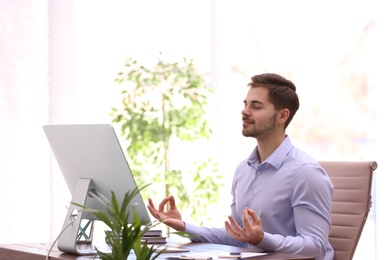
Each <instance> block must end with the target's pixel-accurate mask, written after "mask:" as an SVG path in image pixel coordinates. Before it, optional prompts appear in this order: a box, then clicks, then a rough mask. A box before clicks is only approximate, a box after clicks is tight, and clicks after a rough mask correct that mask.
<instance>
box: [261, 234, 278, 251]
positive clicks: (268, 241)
mask: <svg viewBox="0 0 390 260" xmlns="http://www.w3.org/2000/svg"><path fill="white" fill-rule="evenodd" d="M257 247H260V248H262V249H264V250H270V251H273V250H274V248H275V241H274V239H273V236H272V235H271V234H270V233H266V232H264V237H263V240H261V242H260V243H259V244H258V245H257Z"/></svg>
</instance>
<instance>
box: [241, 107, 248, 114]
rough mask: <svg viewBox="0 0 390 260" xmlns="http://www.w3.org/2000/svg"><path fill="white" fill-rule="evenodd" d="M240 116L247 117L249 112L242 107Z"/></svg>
mask: <svg viewBox="0 0 390 260" xmlns="http://www.w3.org/2000/svg"><path fill="white" fill-rule="evenodd" d="M241 115H249V110H248V109H247V107H244V109H243V110H241Z"/></svg>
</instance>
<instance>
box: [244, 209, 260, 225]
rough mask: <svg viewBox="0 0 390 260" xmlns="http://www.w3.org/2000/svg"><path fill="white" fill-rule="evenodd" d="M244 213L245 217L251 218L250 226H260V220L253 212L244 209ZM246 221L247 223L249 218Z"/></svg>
mask: <svg viewBox="0 0 390 260" xmlns="http://www.w3.org/2000/svg"><path fill="white" fill-rule="evenodd" d="M246 211H247V216H248V215H249V216H250V217H251V218H252V225H254V226H258V225H261V219H260V217H259V216H258V215H257V213H256V212H255V211H254V210H251V209H249V208H246ZM248 221H249V217H248ZM244 226H245V220H244Z"/></svg>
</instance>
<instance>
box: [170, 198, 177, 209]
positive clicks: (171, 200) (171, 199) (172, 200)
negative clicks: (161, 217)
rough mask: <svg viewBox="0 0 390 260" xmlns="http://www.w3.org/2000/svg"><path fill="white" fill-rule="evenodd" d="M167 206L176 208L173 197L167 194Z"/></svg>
mask: <svg viewBox="0 0 390 260" xmlns="http://www.w3.org/2000/svg"><path fill="white" fill-rule="evenodd" d="M169 208H170V209H176V202H175V197H173V196H169Z"/></svg>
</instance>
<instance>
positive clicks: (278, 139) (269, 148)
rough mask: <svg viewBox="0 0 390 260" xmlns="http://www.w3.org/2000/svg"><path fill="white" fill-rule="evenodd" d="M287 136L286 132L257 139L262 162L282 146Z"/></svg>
mask: <svg viewBox="0 0 390 260" xmlns="http://www.w3.org/2000/svg"><path fill="white" fill-rule="evenodd" d="M285 138H286V134H285V133H282V134H277V135H276V134H275V135H272V136H268V137H267V138H265V139H257V149H258V152H259V155H260V163H262V162H264V161H265V160H267V158H268V157H269V156H270V155H271V154H272V153H273V152H274V151H275V150H276V149H277V148H278V147H279V146H280V144H281V143H282V142H283V141H284V139H285Z"/></svg>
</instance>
